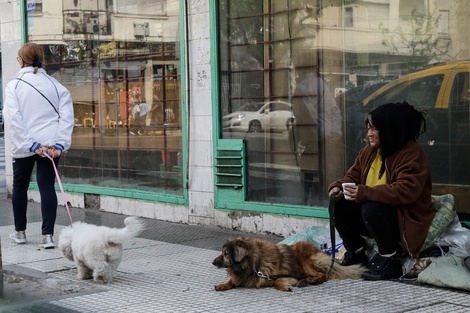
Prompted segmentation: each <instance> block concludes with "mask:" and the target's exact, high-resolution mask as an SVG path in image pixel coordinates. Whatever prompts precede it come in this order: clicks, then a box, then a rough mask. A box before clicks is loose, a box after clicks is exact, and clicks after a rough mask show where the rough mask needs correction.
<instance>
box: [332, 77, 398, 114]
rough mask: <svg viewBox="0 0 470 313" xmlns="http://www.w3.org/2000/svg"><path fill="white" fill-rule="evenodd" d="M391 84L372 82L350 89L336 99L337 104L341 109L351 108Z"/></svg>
mask: <svg viewBox="0 0 470 313" xmlns="http://www.w3.org/2000/svg"><path fill="white" fill-rule="evenodd" d="M389 82H390V81H377V82H370V83H368V84H365V85H363V86H358V87H354V88H351V89H348V90H346V91H345V92H343V93H341V94H340V95H339V96H337V97H336V103H338V105H340V106H341V108H347V107H350V106H352V105H354V104H357V103H359V102H362V100H364V99H365V98H367V97H368V96H369V95H370V94H371V93H373V92H375V91H376V90H377V89H379V88H380V87H382V86H384V85H386V84H388V83H389ZM343 105H344V106H343Z"/></svg>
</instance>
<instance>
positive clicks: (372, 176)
mask: <svg viewBox="0 0 470 313" xmlns="http://www.w3.org/2000/svg"><path fill="white" fill-rule="evenodd" d="M381 167H382V160H381V158H380V150H379V151H378V152H377V155H376V156H375V159H374V161H372V164H371V165H370V169H369V173H367V178H366V186H370V187H373V186H378V185H385V184H386V183H387V172H386V171H385V172H384V174H383V175H382V177H381V178H380V179H379V172H380V168H381Z"/></svg>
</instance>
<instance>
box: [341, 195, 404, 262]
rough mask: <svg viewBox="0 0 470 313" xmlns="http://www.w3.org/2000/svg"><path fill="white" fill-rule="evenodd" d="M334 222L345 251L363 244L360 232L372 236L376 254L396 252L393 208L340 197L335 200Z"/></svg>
mask: <svg viewBox="0 0 470 313" xmlns="http://www.w3.org/2000/svg"><path fill="white" fill-rule="evenodd" d="M335 223H336V229H337V230H338V233H339V234H340V236H341V238H342V239H343V244H344V246H345V248H346V249H347V250H348V251H356V250H357V249H359V248H361V247H363V246H364V245H365V241H364V238H362V237H361V235H365V236H367V237H370V238H373V239H375V241H376V242H377V246H378V248H379V253H380V254H390V253H393V252H395V251H397V248H398V242H399V241H400V230H399V226H398V214H397V210H396V208H394V207H392V206H389V205H386V204H383V203H380V202H373V201H367V202H363V203H356V202H354V201H348V200H345V199H341V200H339V201H337V202H336V206H335Z"/></svg>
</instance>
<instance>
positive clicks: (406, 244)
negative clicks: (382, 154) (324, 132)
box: [328, 140, 436, 258]
mask: <svg viewBox="0 0 470 313" xmlns="http://www.w3.org/2000/svg"><path fill="white" fill-rule="evenodd" d="M376 153H377V149H375V148H372V147H371V146H369V145H367V146H366V147H364V148H362V150H361V151H360V152H359V154H358V156H357V158H356V160H355V162H354V164H353V166H352V167H351V168H350V169H349V170H348V172H347V174H346V176H345V177H343V179H341V180H338V181H335V182H333V183H332V184H331V185H330V186H329V188H328V190H331V189H332V188H334V187H339V188H340V189H341V184H342V183H345V182H354V183H356V184H357V185H358V190H357V197H356V202H358V203H360V202H364V201H376V202H381V203H385V204H388V205H390V206H392V207H396V209H397V213H398V222H399V226H400V237H401V242H402V245H403V248H404V249H405V250H406V251H407V252H408V253H409V254H411V255H412V256H413V257H415V258H417V257H418V255H419V253H420V251H421V248H422V246H423V244H424V241H425V239H426V235H427V233H428V230H429V226H430V225H431V222H432V220H433V218H434V215H435V214H436V209H435V208H434V207H433V206H432V203H431V191H432V180H431V172H430V170H429V164H428V160H427V157H426V154H425V152H424V150H423V148H422V147H421V145H420V144H419V143H418V142H416V141H415V140H409V141H408V142H407V143H406V145H405V146H404V147H403V148H402V149H401V150H399V151H398V152H396V153H394V154H392V155H390V156H389V157H387V158H386V159H385V170H386V173H387V178H388V183H387V184H385V185H379V186H373V187H371V186H366V185H365V183H366V178H367V174H368V172H369V169H370V165H371V163H372V161H373V160H374V158H375V156H376Z"/></svg>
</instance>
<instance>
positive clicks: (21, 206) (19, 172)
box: [12, 155, 59, 235]
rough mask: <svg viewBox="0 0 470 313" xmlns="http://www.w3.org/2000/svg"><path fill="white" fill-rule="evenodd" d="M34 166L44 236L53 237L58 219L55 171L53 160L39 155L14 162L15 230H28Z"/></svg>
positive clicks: (56, 160) (13, 202)
mask: <svg viewBox="0 0 470 313" xmlns="http://www.w3.org/2000/svg"><path fill="white" fill-rule="evenodd" d="M54 162H55V164H56V166H57V164H58V163H59V158H55V159H54ZM34 164H36V176H37V183H38V187H39V194H40V196H41V213H42V234H43V235H53V234H54V224H55V220H56V217H57V194H56V192H55V188H54V183H55V171H54V167H53V165H52V162H51V160H50V159H49V158H47V157H41V156H39V155H33V156H30V157H26V158H18V159H14V161H13V191H12V204H13V216H14V218H15V230H16V231H20V230H25V229H26V223H27V219H26V209H27V206H28V188H29V182H30V181H31V174H32V172H33V168H34Z"/></svg>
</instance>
